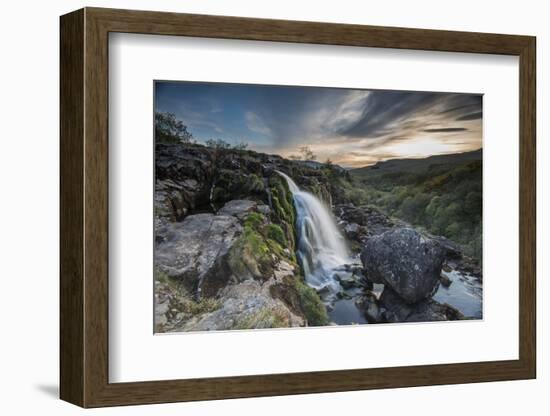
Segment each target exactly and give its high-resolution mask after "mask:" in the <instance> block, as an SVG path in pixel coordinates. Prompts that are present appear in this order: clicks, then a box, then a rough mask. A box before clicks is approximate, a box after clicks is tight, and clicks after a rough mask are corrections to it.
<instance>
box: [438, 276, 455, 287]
mask: <svg viewBox="0 0 550 416" xmlns="http://www.w3.org/2000/svg"><path fill="white" fill-rule="evenodd" d="M439 281H440V282H441V284H442V285H443V286H445V287H449V286H451V284H452V283H453V281H452V280H451V279H450V278H449V276H447V275H445V274H442V275H441V276H439Z"/></svg>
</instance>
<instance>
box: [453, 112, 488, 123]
mask: <svg viewBox="0 0 550 416" xmlns="http://www.w3.org/2000/svg"><path fill="white" fill-rule="evenodd" d="M482 116H483V113H482V112H481V111H479V112H477V113H470V114H466V115H464V116H462V117H459V118H457V119H456V121H466V120H477V119H480V118H481V117H482Z"/></svg>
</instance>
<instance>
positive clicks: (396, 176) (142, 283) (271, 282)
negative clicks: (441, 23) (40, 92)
mask: <svg viewBox="0 0 550 416" xmlns="http://www.w3.org/2000/svg"><path fill="white" fill-rule="evenodd" d="M535 103H536V97H535V38H533V37H529V36H516V35H497V34H484V33H466V32H450V31H434V30H421V29H402V28H388V27H373V26H359V25H340V24H325V23H313V22H294V21H279V20H262V19H250V18H239V17H224V16H204V15H188V14H174V13H158V12H145V11H128V10H112V9H98V8H86V9H82V10H78V11H75V12H73V13H70V14H68V15H65V16H62V17H61V305H60V309H61V310H60V319H61V389H60V394H61V398H62V399H64V400H67V401H69V402H71V403H75V404H77V405H80V406H83V407H99V406H111V405H125V404H145V403H162V402H175V401H189V400H210V399H222V398H236V397H255V396H265V395H283V394H299V393H315V392H331V391H346V390H359V389H373V388H395V387H407V386H420V385H434V384H452V383H469V382H483V381H498V380H514V379H527V378H534V377H535V375H536V334H535V310H536V307H535Z"/></svg>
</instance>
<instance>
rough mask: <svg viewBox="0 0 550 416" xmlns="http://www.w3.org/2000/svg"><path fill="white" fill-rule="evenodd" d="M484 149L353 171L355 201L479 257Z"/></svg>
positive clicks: (389, 163) (392, 161)
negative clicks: (421, 228) (443, 239)
mask: <svg viewBox="0 0 550 416" xmlns="http://www.w3.org/2000/svg"><path fill="white" fill-rule="evenodd" d="M482 167H483V166H482V150H481V149H480V150H476V151H473V152H466V153H457V154H451V155H442V156H432V157H428V158H425V159H395V160H388V161H386V162H380V163H377V164H376V165H374V166H369V167H364V168H360V169H352V170H350V171H349V173H350V176H351V178H352V179H353V186H351V187H350V190H349V192H348V195H349V197H350V199H352V202H354V203H355V204H356V205H357V204H369V205H373V206H376V207H377V208H379V209H380V210H382V211H383V212H385V213H386V214H388V215H390V216H393V217H396V218H399V219H402V220H404V221H406V222H409V223H411V224H414V225H416V226H420V227H424V228H425V229H427V230H428V231H430V232H431V233H433V234H437V235H443V236H445V237H447V238H450V239H451V240H453V241H455V242H457V243H459V244H461V245H462V246H463V248H464V250H465V252H466V253H467V254H469V255H470V256H474V257H476V258H478V259H480V260H481V251H482V247H481V242H482V236H481V230H482V199H483V198H482Z"/></svg>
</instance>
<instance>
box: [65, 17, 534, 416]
mask: <svg viewBox="0 0 550 416" xmlns="http://www.w3.org/2000/svg"><path fill="white" fill-rule="evenodd" d="M111 32H125V33H142V34H152V35H175V36H192V37H205V38H224V39H244V40H258V41H277V42H298V43H311V44H330V45H346V46H357V47H361V46H363V47H380V48H397V49H416V50H430V51H448V52H468V53H483V54H501V55H515V56H518V57H519V66H520V80H519V81H520V82H519V85H520V87H519V88H520V94H519V97H520V99H519V109H518V111H519V120H520V128H519V137H520V141H519V149H518V151H519V154H520V185H519V195H520V197H519V198H520V207H519V208H520V211H519V212H520V215H519V218H520V220H519V221H520V223H519V234H520V252H519V259H520V264H519V305H520V306H519V311H520V312H519V359H518V360H508V361H491V362H472V363H461V364H443V365H420V366H406V367H391V368H370V369H356V370H339V371H324V372H308V373H289V374H266V375H254V376H238V377H220V378H204V379H183V380H170V381H147V382H135V383H109V378H108V368H109V367H108V360H109V354H108V299H109V298H108V282H109V276H108V222H109V216H108V140H109V138H108V82H109V77H108V73H109V72H108V65H109V62H108V35H109V33H111ZM535 45H536V44H535V38H534V37H530V36H516V35H499V34H485V33H468V32H450V31H436V30H421V29H402V28H390V27H375V26H360V25H343V24H327V23H313V22H296V21H283V20H264V19H250V18H239V17H222V16H206V15H189V14H175V13H160V12H146V11H129V10H114V9H98V8H85V9H81V10H78V11H75V12H72V13H69V14H67V15H64V16H62V17H61V45H60V46H61V51H60V53H61V92H60V94H61V95H60V102H61V104H60V105H61V120H60V123H61V128H60V130H61V155H60V156H61V157H60V159H61V179H60V186H61V201H60V203H61V218H60V220H61V243H60V244H61V247H60V253H61V255H60V262H61V267H60V275H61V276H60V278H61V283H60V296H61V304H60V344H61V346H60V361H61V368H60V373H61V374H60V376H61V377H60V378H61V382H60V383H61V385H60V396H61V398H62V399H63V400H66V401H68V402H71V403H74V404H77V405H79V406H83V407H100V406H114V405H130V404H145V403H162V402H177V401H191V400H212V399H225V398H237V397H256V396H268V395H285V394H303V393H320V392H337V391H350V390H362V389H377V388H396V387H409V386H422V385H439V384H454V383H474V382H486V381H498V380H518V379H529V378H535V377H536V332H535V331H536V325H535V319H536V317H535V313H536V304H535V301H536V296H535V294H536V290H535V283H536V278H535V248H536V239H535V230H536V228H535V221H536V211H535V210H536V208H535V202H536V193H535V192H536V190H535V188H536V182H535V181H536V178H535V156H536V152H535V125H536V119H535V106H536V97H535V91H536V90H535V82H536V81H535V59H536V58H535V51H536V46H535Z"/></svg>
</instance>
